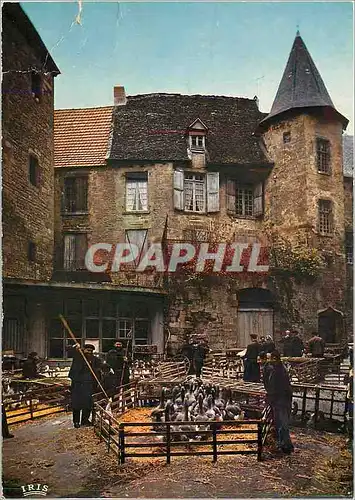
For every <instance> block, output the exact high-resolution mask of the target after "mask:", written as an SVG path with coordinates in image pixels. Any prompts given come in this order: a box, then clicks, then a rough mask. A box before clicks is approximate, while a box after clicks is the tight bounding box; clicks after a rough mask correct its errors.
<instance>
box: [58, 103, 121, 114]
mask: <svg viewBox="0 0 355 500" xmlns="http://www.w3.org/2000/svg"><path fill="white" fill-rule="evenodd" d="M109 108H114V105H113V104H112V105H111V106H110V105H107V106H92V107H91V106H88V107H86V108H59V109H55V110H54V112H55V113H56V112H57V111H81V110H86V109H109Z"/></svg>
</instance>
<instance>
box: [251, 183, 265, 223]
mask: <svg viewBox="0 0 355 500" xmlns="http://www.w3.org/2000/svg"><path fill="white" fill-rule="evenodd" d="M253 205H254V206H253V215H254V217H260V215H263V213H264V185H263V183H262V182H259V184H257V185H256V186H255V188H254V200H253Z"/></svg>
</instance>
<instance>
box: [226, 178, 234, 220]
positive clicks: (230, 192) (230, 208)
mask: <svg viewBox="0 0 355 500" xmlns="http://www.w3.org/2000/svg"><path fill="white" fill-rule="evenodd" d="M235 190H236V187H235V181H234V180H232V179H227V213H229V214H235Z"/></svg>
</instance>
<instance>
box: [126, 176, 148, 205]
mask: <svg viewBox="0 0 355 500" xmlns="http://www.w3.org/2000/svg"><path fill="white" fill-rule="evenodd" d="M126 210H127V212H145V211H147V210H148V174H147V172H141V173H130V174H127V177H126Z"/></svg>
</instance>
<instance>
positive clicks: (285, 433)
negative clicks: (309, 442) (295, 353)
mask: <svg viewBox="0 0 355 500" xmlns="http://www.w3.org/2000/svg"><path fill="white" fill-rule="evenodd" d="M269 364H270V368H269V369H268V370H269V371H268V375H267V376H265V378H264V386H265V389H266V394H267V401H268V403H269V405H270V406H271V408H272V413H273V418H274V424H275V427H276V432H277V444H278V448H279V449H280V450H281V451H283V452H284V453H287V454H289V453H291V452H292V451H293V444H292V442H291V437H290V429H289V426H290V418H291V406H292V388H291V383H290V378H289V375H288V373H287V370H286V368H285V367H284V365H283V364H282V362H281V357H280V353H279V352H278V351H274V352H272V353H271V360H270V363H269Z"/></svg>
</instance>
